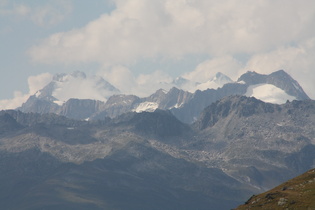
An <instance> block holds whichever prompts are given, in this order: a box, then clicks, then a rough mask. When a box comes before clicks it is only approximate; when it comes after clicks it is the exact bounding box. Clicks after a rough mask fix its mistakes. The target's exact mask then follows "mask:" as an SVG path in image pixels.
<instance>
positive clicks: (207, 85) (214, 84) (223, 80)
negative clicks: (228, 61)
mask: <svg viewBox="0 0 315 210" xmlns="http://www.w3.org/2000/svg"><path fill="white" fill-rule="evenodd" d="M231 82H233V80H232V79H231V78H230V77H228V76H226V75H225V74H223V73H221V72H218V73H216V75H215V76H214V77H212V78H211V79H210V80H208V81H207V82H204V83H201V84H199V85H197V86H196V89H198V90H206V89H218V88H220V87H222V86H223V85H225V84H227V83H231Z"/></svg>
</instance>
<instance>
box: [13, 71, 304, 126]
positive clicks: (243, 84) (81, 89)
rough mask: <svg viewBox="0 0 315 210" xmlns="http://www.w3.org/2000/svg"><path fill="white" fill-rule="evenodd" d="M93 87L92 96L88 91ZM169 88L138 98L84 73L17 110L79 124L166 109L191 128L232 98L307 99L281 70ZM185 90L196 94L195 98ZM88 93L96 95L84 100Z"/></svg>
mask: <svg viewBox="0 0 315 210" xmlns="http://www.w3.org/2000/svg"><path fill="white" fill-rule="evenodd" d="M91 83H92V86H93V90H94V91H87V90H85V88H88V87H90V86H91ZM85 84H89V85H86V86H85ZM169 86H173V88H171V89H170V90H163V89H160V90H157V91H156V92H155V93H153V94H152V95H150V96H148V97H144V98H140V97H138V96H135V95H124V94H121V93H120V91H119V90H118V89H117V88H115V87H114V86H112V85H111V84H110V83H108V82H107V81H105V80H104V79H102V78H101V77H92V78H87V77H86V75H85V74H84V73H82V72H74V73H72V74H70V75H66V74H59V75H56V76H55V77H54V79H53V81H52V82H51V83H49V84H48V85H47V86H46V87H44V88H43V89H42V90H39V91H38V92H37V93H36V94H34V95H33V96H31V97H30V98H29V99H28V100H27V101H26V102H25V103H24V104H23V105H22V106H21V107H20V108H18V110H21V111H22V112H34V113H42V114H43V113H55V114H58V115H63V116H66V117H70V118H73V119H80V120H98V119H104V118H106V117H110V118H115V117H117V116H119V115H121V114H123V113H127V112H143V111H151V112H152V111H154V110H156V109H162V110H170V111H171V112H172V114H173V115H175V116H176V117H177V118H178V119H179V120H180V121H182V122H184V123H189V124H190V123H193V122H195V121H196V119H197V118H198V117H199V115H200V113H201V112H202V110H203V109H204V108H205V107H207V106H208V105H210V104H211V103H213V102H215V101H217V100H219V99H222V98H224V97H226V96H230V95H245V96H248V97H256V98H258V99H261V100H263V101H265V102H271V103H277V104H283V103H285V102H286V101H287V100H289V101H292V100H305V99H309V97H308V96H307V95H306V94H305V92H304V91H303V89H302V87H301V86H300V85H299V83H298V82H297V81H295V80H294V79H293V78H292V77H291V76H290V75H288V74H287V73H286V72H285V71H283V70H279V71H277V72H274V73H271V74H269V75H262V74H258V73H256V72H247V73H245V74H243V75H241V77H240V78H239V79H238V80H237V81H235V82H234V81H232V80H231V79H230V78H229V77H228V76H226V75H224V74H222V73H217V74H216V75H215V76H214V77H213V78H212V79H210V80H209V81H207V82H205V83H201V84H200V83H195V82H192V81H189V80H187V79H184V78H181V77H180V78H177V79H175V80H174V81H173V82H172V84H170V85H169ZM187 89H190V90H191V89H192V90H196V91H195V92H193V93H192V92H189V91H187ZM87 92H89V93H90V92H93V93H94V94H92V95H91V94H85V93H87Z"/></svg>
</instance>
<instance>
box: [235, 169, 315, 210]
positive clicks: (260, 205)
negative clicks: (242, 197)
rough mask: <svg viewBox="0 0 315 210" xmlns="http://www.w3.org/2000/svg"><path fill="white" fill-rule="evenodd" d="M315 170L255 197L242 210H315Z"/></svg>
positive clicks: (242, 206) (238, 209)
mask: <svg viewBox="0 0 315 210" xmlns="http://www.w3.org/2000/svg"><path fill="white" fill-rule="evenodd" d="M314 189H315V169H311V170H309V171H307V172H305V173H304V174H302V175H300V176H298V177H296V178H293V179H291V180H289V181H286V182H285V183H283V184H281V185H279V186H277V187H275V188H274V189H272V190H269V191H267V192H265V193H262V194H259V195H254V196H252V197H251V198H250V199H249V200H248V201H246V202H245V204H244V205H241V206H239V207H237V208H236V209H235V210H241V209H315V194H314Z"/></svg>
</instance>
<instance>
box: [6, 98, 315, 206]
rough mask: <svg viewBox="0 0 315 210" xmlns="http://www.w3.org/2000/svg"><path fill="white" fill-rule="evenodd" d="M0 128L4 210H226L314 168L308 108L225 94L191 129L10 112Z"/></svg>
mask: <svg viewBox="0 0 315 210" xmlns="http://www.w3.org/2000/svg"><path fill="white" fill-rule="evenodd" d="M161 94H162V93H161ZM134 99H136V100H138V99H137V98H134ZM132 103H133V102H132V100H131V101H130V103H129V105H130V104H132ZM0 125H2V126H3V128H4V129H2V130H0V157H1V158H0V165H1V167H0V168H1V169H0V170H1V171H0V172H1V173H0V178H1V179H0V182H1V183H0V185H1V186H5V187H3V188H1V189H0V195H1V196H0V203H1V205H2V206H3V208H5V209H20V208H22V207H23V208H24V209H56V208H65V209H71V208H72V209H77V208H78V209H80V208H81V209H91V208H92V209H161V208H163V209H176V208H179V209H195V208H197V209H229V208H232V207H235V206H237V205H239V204H241V203H243V202H244V201H245V200H246V199H247V198H248V197H249V196H250V195H252V194H257V193H261V192H263V191H266V190H268V189H271V188H273V187H274V186H276V185H278V184H280V183H282V182H284V181H285V180H288V179H290V178H292V177H294V176H296V175H298V174H300V173H301V172H304V171H306V170H309V169H311V168H313V163H314V161H315V156H314V154H315V149H314V148H315V141H314V140H315V130H314V128H315V101H312V100H304V101H292V102H287V103H285V104H282V105H276V104H268V103H264V102H262V101H260V100H257V99H255V98H248V97H245V96H229V97H226V98H223V99H221V100H220V101H217V102H216V103H214V104H212V105H210V106H208V107H207V108H206V109H204V111H203V112H202V114H201V115H200V118H199V119H197V120H196V122H195V123H194V124H192V125H188V124H184V123H182V122H181V121H179V120H178V119H176V118H175V117H174V116H173V115H172V114H171V112H170V111H164V110H156V111H154V112H142V113H134V112H133V113H126V114H122V115H120V116H119V117H116V118H114V119H110V118H106V119H104V120H98V121H82V120H73V119H69V118H66V117H64V116H59V115H56V114H51V113H49V114H38V113H22V112H20V111H13V110H11V111H2V112H0ZM8 189H10V190H8ZM281 198H285V197H281ZM279 199H280V198H279ZM285 199H286V198H285ZM285 199H282V200H277V203H278V202H280V204H281V205H285V204H286V200H285ZM277 205H278V204H277Z"/></svg>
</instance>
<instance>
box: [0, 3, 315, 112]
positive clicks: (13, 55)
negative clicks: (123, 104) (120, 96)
mask: <svg viewBox="0 0 315 210" xmlns="http://www.w3.org/2000/svg"><path fill="white" fill-rule="evenodd" d="M0 25H1V26H0V43H1V45H0V46H1V47H0V55H1V58H2V59H1V63H0V71H1V75H2V76H1V77H0V85H1V87H0V90H1V91H0V109H9V108H16V107H17V106H20V105H21V104H22V103H23V102H24V101H25V100H26V99H27V98H28V97H29V96H30V95H32V94H34V93H35V92H36V91H37V90H39V89H41V88H42V87H44V86H45V85H46V84H47V83H48V82H50V81H51V79H52V76H53V75H54V74H56V73H71V72H74V71H83V72H85V73H86V74H87V75H88V76H91V77H90V78H91V79H90V80H91V83H92V82H93V80H94V79H95V78H94V77H92V76H93V75H98V76H101V77H103V78H104V79H105V80H107V81H108V82H110V83H111V84H112V85H114V86H115V87H117V88H118V89H119V90H120V91H121V92H122V93H126V94H137V95H140V96H146V95H149V94H150V93H152V92H154V91H155V90H156V89H158V88H159V86H160V85H161V84H164V83H167V82H169V81H172V80H173V79H174V78H176V77H178V76H182V77H184V78H187V79H190V80H192V81H196V82H204V81H205V80H207V79H209V78H211V77H212V76H214V75H215V74H216V73H217V72H222V73H224V74H226V75H228V76H230V77H231V78H232V79H233V80H236V79H237V78H238V76H239V75H241V74H242V73H244V72H246V71H248V70H250V71H256V72H259V73H264V74H269V73H271V72H273V71H276V70H279V69H284V70H285V71H286V72H287V73H289V74H290V75H291V76H292V77H293V78H294V79H296V80H297V81H298V82H299V83H300V85H301V86H302V87H303V88H304V90H305V92H306V93H307V94H308V95H309V96H310V97H311V98H312V99H315V91H314V89H315V69H314V68H315V27H314V25H315V1H312V0H286V1H285V0H257V1H250V0H239V1H234V0H221V1H215V0H159V1H157V0H93V1H84V0H47V1H41V0H33V1H25V0H24V1H23V0H16V1H9V0H0ZM81 85H82V86H83V84H81ZM84 85H85V87H86V88H84V90H83V89H82V91H85V92H86V95H90V94H93V90H94V89H93V88H89V80H87V81H85V83H84ZM76 91H78V90H76Z"/></svg>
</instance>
